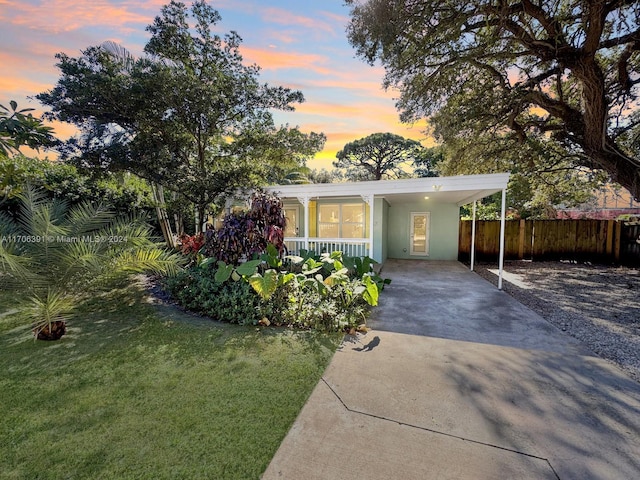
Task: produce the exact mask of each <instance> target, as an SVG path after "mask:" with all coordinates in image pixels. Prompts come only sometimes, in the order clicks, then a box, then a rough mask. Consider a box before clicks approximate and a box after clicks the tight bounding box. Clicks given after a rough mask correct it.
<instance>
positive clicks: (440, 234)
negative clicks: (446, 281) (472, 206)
mask: <svg viewBox="0 0 640 480" xmlns="http://www.w3.org/2000/svg"><path fill="white" fill-rule="evenodd" d="M411 212H429V213H430V224H429V255H428V256H426V257H425V256H416V255H411V254H410V244H409V242H410V238H409V237H410V217H411ZM459 215H460V208H459V207H458V206H457V205H455V204H448V203H433V202H430V201H424V202H417V203H406V204H394V205H391V206H389V211H388V225H387V244H388V252H387V254H388V257H389V258H407V259H415V260H417V259H425V260H457V258H458V229H459ZM374 248H375V245H374Z"/></svg>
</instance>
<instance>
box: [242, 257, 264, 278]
mask: <svg viewBox="0 0 640 480" xmlns="http://www.w3.org/2000/svg"><path fill="white" fill-rule="evenodd" d="M261 263H262V260H249V261H248V262H244V263H243V264H241V265H240V266H239V267H238V268H236V272H238V275H247V276H251V275H253V274H254V273H256V272H257V271H258V265H260V264H261Z"/></svg>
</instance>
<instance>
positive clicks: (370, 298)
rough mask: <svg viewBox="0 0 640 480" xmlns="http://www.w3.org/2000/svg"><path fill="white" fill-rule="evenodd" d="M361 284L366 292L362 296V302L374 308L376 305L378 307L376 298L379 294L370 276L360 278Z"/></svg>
mask: <svg viewBox="0 0 640 480" xmlns="http://www.w3.org/2000/svg"><path fill="white" fill-rule="evenodd" d="M362 283H363V284H364V286H365V288H366V290H365V291H364V293H363V294H362V298H364V300H365V301H366V302H367V303H368V304H369V305H371V306H372V307H375V306H376V305H378V296H379V295H380V292H379V291H378V285H376V282H374V281H373V279H372V278H371V276H370V275H365V276H364V277H362Z"/></svg>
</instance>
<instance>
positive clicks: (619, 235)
mask: <svg viewBox="0 0 640 480" xmlns="http://www.w3.org/2000/svg"><path fill="white" fill-rule="evenodd" d="M615 230H616V235H615V238H616V240H615V244H614V253H613V259H614V261H616V262H619V261H620V245H621V243H622V222H621V221H619V220H618V221H616V229H615Z"/></svg>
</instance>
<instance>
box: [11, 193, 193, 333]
mask: <svg viewBox="0 0 640 480" xmlns="http://www.w3.org/2000/svg"><path fill="white" fill-rule="evenodd" d="M20 197H21V203H22V205H21V210H20V211H19V213H18V215H17V217H16V218H12V217H10V216H9V215H7V214H5V213H1V212H0V240H1V241H0V285H1V286H2V287H4V288H10V289H14V290H15V291H16V292H17V295H16V298H17V299H18V303H19V304H20V305H19V306H21V307H22V311H23V312H24V314H25V316H26V318H27V319H29V320H30V321H31V322H32V327H33V332H34V334H35V335H36V338H41V339H57V338H60V336H62V335H63V334H64V333H65V329H66V321H67V319H68V315H69V314H70V313H71V312H72V311H73V309H74V306H75V305H76V304H77V302H78V300H79V297H80V296H81V295H80V293H81V292H82V293H83V294H84V293H87V292H91V291H95V290H97V289H99V288H101V287H104V286H106V285H108V283H105V280H108V279H109V278H113V277H114V276H116V275H118V274H122V273H142V272H149V271H151V272H156V273H164V274H171V273H175V272H176V271H177V270H178V269H179V268H180V261H181V257H180V255H178V254H176V253H170V252H167V251H165V250H164V249H162V248H160V247H159V246H158V244H156V243H155V242H154V240H153V237H152V230H151V227H150V226H149V225H147V224H146V222H145V221H144V219H143V218H141V217H139V216H129V217H125V218H122V217H116V216H115V214H114V213H112V212H110V211H109V210H108V208H106V207H105V206H104V205H96V204H92V203H90V202H85V203H82V204H80V205H77V206H75V207H73V208H69V205H68V204H67V203H66V202H65V201H62V200H58V199H54V200H50V199H47V198H46V197H45V196H44V195H43V194H42V193H41V192H38V191H36V190H34V189H32V188H26V189H25V191H24V193H22V194H21V195H20Z"/></svg>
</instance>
